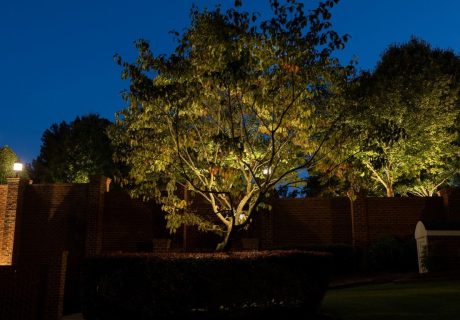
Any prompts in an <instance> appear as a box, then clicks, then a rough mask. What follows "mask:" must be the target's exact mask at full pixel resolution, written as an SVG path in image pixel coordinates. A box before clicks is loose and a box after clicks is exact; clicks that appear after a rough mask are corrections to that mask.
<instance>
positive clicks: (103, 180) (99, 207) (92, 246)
mask: <svg viewBox="0 0 460 320" xmlns="http://www.w3.org/2000/svg"><path fill="white" fill-rule="evenodd" d="M110 181H111V180H110V179H109V178H107V177H103V176H97V177H91V178H90V182H89V190H88V212H87V216H86V222H87V227H86V249H85V252H86V256H93V255H97V254H99V253H100V252H101V248H102V232H103V226H102V223H103V214H104V198H105V193H106V192H108V191H109V186H110Z"/></svg>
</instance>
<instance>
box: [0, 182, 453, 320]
mask: <svg viewBox="0 0 460 320" xmlns="http://www.w3.org/2000/svg"><path fill="white" fill-rule="evenodd" d="M12 182H14V181H12ZM108 183H109V180H107V179H106V178H101V177H100V178H93V179H92V180H91V182H90V183H89V184H74V185H72V184H55V185H27V184H23V187H24V189H21V188H20V186H19V184H15V185H11V186H10V188H8V187H6V186H0V241H1V242H0V248H4V247H5V243H7V242H8V243H9V244H11V243H13V242H14V259H13V260H14V264H15V266H14V267H4V268H3V267H2V268H0V304H1V305H6V304H8V306H9V309H8V310H10V311H8V312H10V314H14V312H17V314H18V316H17V318H18V319H22V318H24V319H26V318H27V317H26V316H24V317H23V316H19V314H20V312H22V311H21V310H20V309H21V308H22V307H21V306H22V305H24V303H26V302H27V301H28V300H30V303H31V304H34V303H37V305H30V306H28V307H27V308H29V309H30V310H31V311H27V312H29V313H28V314H32V313H35V312H38V313H39V314H40V315H42V318H43V317H44V319H47V320H48V319H51V320H52V319H59V318H60V315H62V311H63V309H65V308H66V305H67V304H66V303H67V302H66V301H75V300H76V299H78V281H79V272H80V266H81V264H82V261H83V259H84V256H85V255H86V256H87V255H93V254H98V253H100V252H107V251H125V252H126V251H128V252H133V251H139V250H151V249H149V247H150V245H151V244H152V240H153V239H154V238H171V236H170V235H169V232H168V231H167V230H165V221H164V214H163V213H162V212H161V209H160V208H159V207H158V206H157V205H155V204H154V203H144V202H142V201H139V200H133V199H131V198H130V197H129V196H128V194H127V193H126V192H123V191H111V192H108V191H107V189H108ZM21 190H23V191H21ZM456 197H457V198H456ZM459 199H460V196H459V193H458V192H450V193H449V194H448V195H447V196H446V195H445V196H444V197H443V198H441V197H438V198H358V199H357V200H356V201H355V202H354V204H353V206H352V207H351V206H350V202H349V200H348V199H347V198H331V199H326V198H314V199H277V200H274V201H273V203H272V206H273V210H272V211H269V212H259V213H258V214H257V215H258V217H257V218H256V219H255V223H254V224H253V225H252V227H251V228H250V230H249V232H247V233H246V234H242V235H240V237H256V238H258V239H259V240H260V247H261V249H270V248H281V247H303V246H310V245H314V244H331V243H349V244H351V243H353V240H355V242H356V244H357V245H360V246H367V245H369V244H370V243H371V242H373V241H375V240H377V239H378V238H379V237H380V236H381V235H388V234H390V235H395V236H399V237H412V236H413V232H414V228H415V224H416V223H417V221H418V220H420V219H421V218H446V216H447V215H446V210H445V207H448V217H449V218H452V219H454V218H456V217H458V216H459V215H460V210H459V209H460V208H459V207H460V201H459ZM193 201H194V207H195V209H196V210H197V211H199V212H201V213H204V214H206V213H209V212H210V208H209V206H208V205H207V204H206V203H204V202H202V201H200V200H199V199H193ZM12 218H14V219H16V218H17V220H15V223H14V227H15V228H16V224H17V228H16V229H15V230H16V232H14V233H11V232H10V231H11V230H13V229H12V226H13V225H12V224H11V223H9V221H10V220H11V219H12ZM11 221H13V220H11ZM16 222H17V223H16ZM5 226H6V227H5ZM11 235H13V238H12V237H11ZM184 235H185V238H184ZM172 238H173V242H175V245H176V249H183V248H185V247H186V249H187V250H190V251H193V250H201V249H204V250H212V249H214V248H215V246H216V244H217V243H218V241H219V238H218V237H216V236H214V235H212V234H203V233H201V232H198V231H197V230H196V229H194V228H190V227H188V228H186V229H183V230H179V231H178V233H177V234H176V235H175V236H173V237H172ZM5 239H6V240H5ZM12 239H13V240H14V241H13V242H12ZM5 241H7V242H5ZM184 241H185V245H184ZM236 247H238V245H237V246H236ZM5 252H7V253H8V254H9V256H11V254H10V253H11V252H10V251H8V250H7V251H5V250H3V249H2V250H1V252H0V254H3V253H5ZM28 266H35V267H36V268H35V269H34V270H33V271H31V270H32V269H30V268H29V269H27V268H26V267H28ZM24 268H26V269H24ZM18 270H21V271H20V272H19V271H18ZM27 279H36V281H35V282H33V281H32V282H30V286H31V287H30V288H29V289H28V284H27V283H28V282H29V280H27ZM21 288H24V290H23V289H21ZM64 289H65V290H64ZM37 290H38V291H37ZM27 292H29V293H30V296H29V295H28V294H29V293H27ZM37 292H38V293H37ZM64 292H65V295H64ZM37 295H38V296H39V297H40V298H36V296H37ZM69 303H70V302H69ZM15 306H16V308H18V309H14V308H15ZM29 309H27V310H29ZM5 310H6V309H5ZM15 310H16V311H15ZM24 310H25V309H24ZM37 310H38V311H37ZM75 311H78V310H75ZM5 312H6V311H5ZM11 312H13V313H11ZM24 312H26V311H24ZM27 312H26V313H27ZM24 314H25V313H24ZM21 317H22V318H21ZM0 318H1V319H3V318H5V317H1V316H0ZM6 318H8V317H6ZM29 318H30V317H29ZM31 319H33V318H31Z"/></svg>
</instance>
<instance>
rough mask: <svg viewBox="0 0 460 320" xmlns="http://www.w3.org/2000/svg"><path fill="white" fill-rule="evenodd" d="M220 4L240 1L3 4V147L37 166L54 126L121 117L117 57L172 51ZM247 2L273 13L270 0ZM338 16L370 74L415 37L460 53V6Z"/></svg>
mask: <svg viewBox="0 0 460 320" xmlns="http://www.w3.org/2000/svg"><path fill="white" fill-rule="evenodd" d="M219 2H221V3H224V4H227V5H229V4H232V3H233V0H195V1H189V0H165V1H160V0H158V1H157V0H150V1H147V0H146V1H137V0H131V1H100V0H92V1H86V0H73V1H71V0H59V1H57V0H56V1H54V0H53V1H46V0H42V1H40V0H27V1H25V0H0V66H1V76H0V97H1V102H0V106H1V111H2V117H1V125H0V146H2V145H9V146H10V147H11V148H12V149H13V150H14V151H15V152H16V153H17V154H18V155H19V157H20V158H21V159H22V161H24V162H30V161H31V160H32V159H33V158H35V157H36V156H37V155H38V153H39V150H40V144H41V140H40V139H41V135H42V133H43V131H44V130H45V129H47V128H48V127H49V126H50V125H51V124H52V123H55V122H61V121H63V120H66V121H71V120H73V119H74V118H75V117H76V116H77V115H85V114H88V113H98V114H100V115H101V116H102V117H106V118H108V119H109V120H113V119H114V113H115V112H116V111H118V110H120V109H122V108H124V107H125V102H124V101H122V99H121V98H120V92H121V91H122V90H123V88H125V87H126V86H127V83H126V82H123V81H122V80H121V79H120V71H121V69H120V68H119V66H117V65H116V64H115V63H114V61H113V55H114V54H115V53H119V54H120V55H121V56H122V57H123V58H126V59H128V60H132V59H133V58H134V57H135V54H136V51H135V50H134V47H133V45H132V44H133V41H134V40H136V39H139V38H143V39H147V40H149V41H150V43H151V46H152V50H153V51H154V52H155V53H169V52H171V51H172V49H173V48H174V42H173V40H172V37H171V36H170V35H169V33H168V32H169V31H171V30H177V31H181V30H183V28H185V27H186V26H187V25H188V23H189V18H188V13H189V9H190V6H191V4H192V3H196V4H197V5H198V6H199V7H201V8H202V7H209V8H213V7H214V5H215V4H217V3H219ZM305 2H306V3H307V5H308V3H316V2H314V1H305ZM243 3H245V7H246V8H247V9H249V10H250V11H252V10H256V11H259V12H261V13H262V14H264V13H265V14H266V13H268V6H267V1H265V0H246V1H243ZM308 6H309V7H311V4H310V5H308ZM332 13H333V18H332V22H333V25H334V29H335V30H337V31H338V32H339V33H342V34H343V33H348V34H350V35H351V39H350V41H349V42H348V44H347V47H346V49H345V50H343V51H342V52H340V53H338V56H339V57H340V58H341V60H342V61H343V62H344V63H346V62H347V61H348V60H350V59H351V58H352V57H353V56H356V57H357V59H358V67H359V68H361V69H372V68H373V67H374V66H375V63H376V62H377V60H378V59H379V56H380V54H381V53H382V51H383V50H384V49H385V48H386V47H387V46H388V45H389V44H392V43H401V42H406V41H407V40H409V39H410V37H411V36H412V35H414V36H417V37H420V38H422V39H424V40H426V41H428V42H429V43H431V44H432V45H433V46H434V47H440V48H445V49H447V48H450V49H452V50H454V51H455V52H456V53H457V54H458V53H460V37H459V32H460V19H459V14H460V1H455V0H436V1H434V0H385V1H383V0H342V1H341V2H340V3H339V4H338V5H337V6H336V7H335V8H334V10H333V11H332Z"/></svg>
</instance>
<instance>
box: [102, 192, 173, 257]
mask: <svg viewBox="0 0 460 320" xmlns="http://www.w3.org/2000/svg"><path fill="white" fill-rule="evenodd" d="M154 212H157V213H160V212H161V209H160V208H159V207H158V206H157V205H155V204H154V203H145V202H142V201H141V200H137V199H131V197H130V196H129V195H128V194H127V193H126V192H124V191H111V192H109V193H107V194H106V196H105V202H104V216H103V230H102V234H103V236H102V251H103V252H104V251H123V252H135V251H140V250H145V249H146V248H149V247H151V246H152V239H153V238H154V237H165V233H166V230H165V222H164V219H163V218H162V217H161V214H154ZM153 219H155V223H154V222H153Z"/></svg>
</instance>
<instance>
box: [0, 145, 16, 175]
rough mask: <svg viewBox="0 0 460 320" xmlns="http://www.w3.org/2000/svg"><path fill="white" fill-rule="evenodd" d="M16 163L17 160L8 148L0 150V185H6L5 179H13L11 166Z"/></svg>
mask: <svg viewBox="0 0 460 320" xmlns="http://www.w3.org/2000/svg"><path fill="white" fill-rule="evenodd" d="M17 161H19V158H18V156H17V155H16V153H14V151H13V150H11V148H10V147H8V146H3V147H1V148H0V184H6V182H7V180H6V179H7V178H10V177H14V175H15V173H14V171H13V164H14V163H15V162H17Z"/></svg>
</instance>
